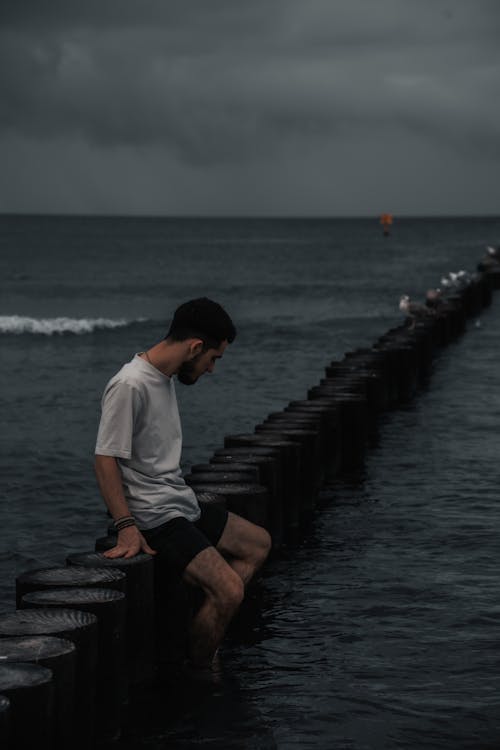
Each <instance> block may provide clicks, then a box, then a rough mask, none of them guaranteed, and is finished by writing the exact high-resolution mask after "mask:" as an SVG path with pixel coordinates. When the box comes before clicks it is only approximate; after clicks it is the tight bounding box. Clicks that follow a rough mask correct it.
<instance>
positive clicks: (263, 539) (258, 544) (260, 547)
mask: <svg viewBox="0 0 500 750" xmlns="http://www.w3.org/2000/svg"><path fill="white" fill-rule="evenodd" d="M257 529H258V531H257V533H256V538H255V547H254V549H255V555H256V557H257V564H258V565H259V566H260V565H262V564H263V563H264V562H265V561H266V560H267V557H268V555H269V553H270V551H271V547H272V544H273V542H272V539H271V535H270V534H269V532H268V531H266V529H263V528H262V527H261V526H258V527H257Z"/></svg>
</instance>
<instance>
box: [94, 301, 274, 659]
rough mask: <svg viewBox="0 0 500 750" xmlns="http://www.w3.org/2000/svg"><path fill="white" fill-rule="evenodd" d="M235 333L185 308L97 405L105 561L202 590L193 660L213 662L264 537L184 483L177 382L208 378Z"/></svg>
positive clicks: (258, 561) (220, 320)
mask: <svg viewBox="0 0 500 750" xmlns="http://www.w3.org/2000/svg"><path fill="white" fill-rule="evenodd" d="M235 336H236V329H235V327H234V325H233V323H232V321H231V319H230V317H229V316H228V314H227V313H226V312H225V310H224V309H223V308H222V307H221V306H220V305H218V304H217V303H216V302H213V301H212V300H209V299H207V298H205V297H204V298H201V299H195V300H191V301H190V302H186V303H185V304H183V305H181V306H180V307H179V308H178V309H177V310H176V311H175V314H174V318H173V320H172V324H171V326H170V330H169V331H168V333H167V335H166V337H165V339H163V340H162V341H160V342H159V343H158V344H156V345H155V346H153V347H152V348H150V349H148V350H147V351H145V352H142V353H140V354H136V355H135V356H134V358H133V359H132V360H131V362H129V363H127V364H126V365H124V366H123V367H122V369H121V370H120V371H119V372H118V373H117V374H116V375H115V376H114V377H113V378H111V380H110V381H109V383H108V384H107V386H106V389H105V391H104V395H103V399H102V416H101V422H100V425H99V432H98V436H97V444H96V451H95V452H96V457H95V470H96V475H97V480H98V483H99V488H100V490H101V493H102V496H103V498H104V501H105V503H106V505H107V508H108V510H109V512H110V514H111V516H112V517H113V519H114V526H115V528H116V529H117V532H118V541H117V544H116V546H115V547H114V548H113V549H111V550H108V551H107V552H105V553H104V554H105V555H106V557H108V558H111V559H113V558H116V557H133V556H134V555H136V554H138V553H139V552H147V553H149V554H151V555H154V554H158V555H162V556H163V558H164V560H165V561H166V562H167V564H168V565H169V566H170V567H171V569H172V570H174V571H177V572H178V573H179V574H182V576H183V577H184V580H185V581H186V582H187V583H189V584H191V585H193V586H198V587H201V588H202V589H203V591H204V593H205V598H204V601H203V604H202V606H201V607H200V609H199V610H198V612H197V614H196V615H195V617H194V618H193V622H192V626H191V632H190V634H189V636H190V638H189V641H190V660H191V662H192V663H193V664H195V665H198V666H206V665H210V664H211V663H212V660H213V657H214V655H215V652H216V650H217V648H218V646H219V644H220V643H221V641H222V638H223V636H224V633H225V631H226V628H227V626H228V624H229V622H230V620H231V618H232V617H233V615H234V614H235V612H236V610H237V609H238V607H239V605H240V603H241V601H242V599H243V595H244V588H245V584H247V583H248V581H249V580H250V579H251V577H252V576H253V574H254V573H255V571H256V570H258V568H259V567H260V566H261V565H262V563H263V562H264V560H265V559H266V557H267V555H268V553H269V549H270V545H271V542H270V537H269V534H268V533H267V532H266V530H265V529H263V528H261V527H259V526H256V525H254V524H252V523H250V522H249V521H246V520H245V519H243V518H241V517H239V516H237V515H235V514H233V513H228V512H227V511H226V510H225V509H224V508H222V507H221V506H220V505H217V504H207V503H201V504H200V503H199V502H198V500H197V498H196V496H195V494H194V492H193V490H192V489H191V488H190V487H188V486H187V485H186V483H185V481H184V479H183V477H182V473H181V469H180V458H181V449H182V432H181V425H180V420H179V412H178V408H177V400H176V396H175V388H174V381H173V375H177V379H178V380H179V381H180V382H181V383H184V384H186V385H193V384H194V383H196V381H197V380H198V379H199V378H200V377H201V376H202V375H204V374H205V373H207V372H208V373H211V372H213V370H214V367H215V363H216V361H217V360H218V359H220V358H221V357H222V355H223V354H224V351H225V349H226V347H227V346H228V344H229V343H231V342H232V341H233V340H234V338H235Z"/></svg>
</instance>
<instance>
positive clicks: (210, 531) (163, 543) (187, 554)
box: [141, 497, 227, 574]
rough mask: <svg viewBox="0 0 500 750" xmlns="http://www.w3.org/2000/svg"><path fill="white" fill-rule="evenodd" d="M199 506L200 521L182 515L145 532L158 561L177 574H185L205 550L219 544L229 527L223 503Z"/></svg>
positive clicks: (144, 534)
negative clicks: (193, 560)
mask: <svg viewBox="0 0 500 750" xmlns="http://www.w3.org/2000/svg"><path fill="white" fill-rule="evenodd" d="M200 499H201V497H200ZM199 505H200V509H201V516H200V517H199V519H198V520H197V521H194V522H193V521H188V520H187V518H184V517H178V518H173V519H172V520H171V521H167V523H163V524H162V525H161V526H156V527H155V528H154V529H147V530H144V531H142V532H141V533H142V535H143V536H144V537H145V538H146V540H147V542H148V544H149V545H150V546H151V547H152V548H153V549H154V550H156V552H157V554H156V555H155V558H154V559H155V561H157V562H158V563H160V562H161V565H162V568H163V566H167V568H168V569H169V570H170V571H171V573H173V574H182V573H183V572H184V570H185V568H186V567H187V566H188V565H189V563H190V562H191V560H192V559H193V558H195V557H196V555H197V554H198V553H199V552H201V551H202V550H204V549H206V548H207V547H216V546H217V543H218V541H219V539H220V538H221V536H222V532H223V531H224V528H225V526H226V522H227V510H226V508H225V507H224V506H223V505H220V504H219V503H214V502H203V501H202V502H200V504H199Z"/></svg>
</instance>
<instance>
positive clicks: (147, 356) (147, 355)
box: [144, 352, 154, 367]
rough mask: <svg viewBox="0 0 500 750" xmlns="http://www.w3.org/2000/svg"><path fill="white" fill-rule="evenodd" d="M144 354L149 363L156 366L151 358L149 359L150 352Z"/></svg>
mask: <svg viewBox="0 0 500 750" xmlns="http://www.w3.org/2000/svg"><path fill="white" fill-rule="evenodd" d="M144 354H145V355H146V359H147V360H148V362H149V364H150V365H151V367H154V364H153V363H152V362H151V360H150V359H149V354H148V353H147V352H144Z"/></svg>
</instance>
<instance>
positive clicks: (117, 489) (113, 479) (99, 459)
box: [95, 454, 156, 558]
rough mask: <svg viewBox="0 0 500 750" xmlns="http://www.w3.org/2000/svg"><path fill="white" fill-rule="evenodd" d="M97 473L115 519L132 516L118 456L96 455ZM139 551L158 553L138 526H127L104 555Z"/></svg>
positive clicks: (121, 555)
mask: <svg viewBox="0 0 500 750" xmlns="http://www.w3.org/2000/svg"><path fill="white" fill-rule="evenodd" d="M95 473H96V477H97V483H98V484H99V489H100V490H101V495H102V496H103V498H104V502H105V503H106V507H107V509H108V510H109V512H110V513H111V515H112V516H113V519H114V520H115V521H116V520H117V519H118V518H123V517H124V516H130V511H129V509H128V505H127V501H126V500H125V495H124V493H123V484H122V475H121V471H120V467H119V466H118V462H117V460H116V458H115V457H114V456H102V455H99V454H98V455H96V457H95ZM139 552H147V553H148V554H150V555H155V554H156V552H155V551H154V550H153V549H151V547H150V546H149V544H148V543H147V541H146V540H145V539H144V537H143V535H142V534H141V532H140V531H139V529H138V528H137V526H127V527H126V528H125V529H122V530H121V531H119V532H118V543H117V545H116V547H113V549H109V550H106V552H104V557H109V558H115V557H134V555H137V554H138V553H139Z"/></svg>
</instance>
